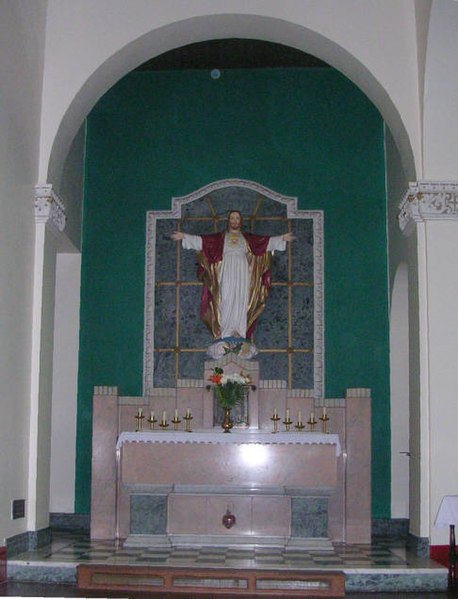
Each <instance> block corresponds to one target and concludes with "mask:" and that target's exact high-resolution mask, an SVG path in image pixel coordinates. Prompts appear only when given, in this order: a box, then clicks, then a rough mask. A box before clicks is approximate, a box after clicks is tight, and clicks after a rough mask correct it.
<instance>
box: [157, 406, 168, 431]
mask: <svg viewBox="0 0 458 599" xmlns="http://www.w3.org/2000/svg"><path fill="white" fill-rule="evenodd" d="M159 426H160V427H161V428H162V429H165V428H167V427H168V426H169V423H168V422H167V412H166V411H165V410H164V411H163V412H162V420H161V421H160V422H159Z"/></svg>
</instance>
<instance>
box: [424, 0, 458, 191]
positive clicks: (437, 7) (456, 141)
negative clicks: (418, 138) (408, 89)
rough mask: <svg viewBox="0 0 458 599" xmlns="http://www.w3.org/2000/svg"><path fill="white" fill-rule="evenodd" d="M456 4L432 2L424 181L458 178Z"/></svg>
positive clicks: (425, 100)
mask: <svg viewBox="0 0 458 599" xmlns="http://www.w3.org/2000/svg"><path fill="white" fill-rule="evenodd" d="M457 61H458V2H456V1H455V0H434V1H433V3H432V8H431V18H430V26H429V34H428V53H427V59H426V72H425V99H424V175H423V178H424V179H437V180H452V179H454V180H456V179H458V152H457V148H458V118H457V107H458V77H457V72H456V70H457Z"/></svg>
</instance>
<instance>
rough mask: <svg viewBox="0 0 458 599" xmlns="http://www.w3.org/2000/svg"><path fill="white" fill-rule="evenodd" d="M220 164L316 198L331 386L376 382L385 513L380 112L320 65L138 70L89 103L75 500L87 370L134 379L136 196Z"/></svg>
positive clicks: (183, 183)
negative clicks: (216, 74) (215, 75)
mask: <svg viewBox="0 0 458 599" xmlns="http://www.w3.org/2000/svg"><path fill="white" fill-rule="evenodd" d="M229 178H237V179H247V180H250V181H256V182H258V183H260V184H261V185H264V186H266V187H268V188H270V189H272V190H274V191H276V192H278V193H281V194H283V195H288V196H295V197H297V198H298V206H299V208H301V209H304V210H316V209H318V210H323V212H324V226H325V235H324V236H325V351H326V354H325V387H326V397H342V396H343V394H344V392H345V389H346V388H348V387H370V388H371V389H372V394H373V404H372V405H373V425H372V431H373V438H372V450H373V454H372V455H373V493H372V495H373V500H372V514H373V517H375V518H385V517H389V516H390V425H389V420H390V418H389V405H390V395H389V339H388V289H387V253H386V252H387V250H386V201H385V165H384V133H383V121H382V118H381V116H380V114H379V113H378V112H377V110H376V109H375V108H374V107H373V105H372V104H371V103H370V102H369V100H368V99H367V98H366V97H365V96H364V95H363V94H362V93H361V92H360V91H359V90H358V89H357V88H356V87H355V86H354V85H353V84H352V83H351V82H350V81H348V80H347V79H346V78H345V77H343V76H342V75H340V74H339V73H338V72H336V71H335V70H333V69H329V68H314V69H307V68H284V69H243V70H242V69H241V70H227V71H222V74H221V77H220V78H219V79H216V80H215V79H212V78H211V77H210V74H209V73H208V72H207V71H204V70H186V71H165V72H136V73H131V74H130V75H128V76H127V77H125V78H124V79H122V80H121V81H120V82H119V83H118V84H116V85H115V86H114V87H113V88H112V89H111V90H109V91H108V92H107V93H106V94H105V96H103V98H102V99H101V100H100V101H99V102H98V104H97V105H96V107H95V108H94V109H93V111H92V112H91V114H90V115H89V117H88V122H87V142H86V171H85V197H84V213H83V251H82V283H81V333H80V356H79V381H78V429H77V464H76V467H77V470H76V472H77V475H76V496H75V510H76V511H77V512H83V513H84V512H88V511H89V507H90V468H91V418H92V412H91V409H92V390H93V387H94V385H118V386H119V389H120V392H121V394H122V395H141V393H142V367H143V313H144V312H143V310H144V306H143V303H144V265H145V214H146V211H147V210H152V209H153V210H154V209H160V210H168V209H170V202H171V198H172V197H174V196H182V195H185V194H188V193H190V192H192V191H194V190H196V189H198V188H200V187H203V186H204V185H207V184H208V183H211V182H212V181H216V180H221V179H229ZM164 259H167V257H166V256H164Z"/></svg>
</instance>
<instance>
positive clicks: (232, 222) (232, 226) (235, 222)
mask: <svg viewBox="0 0 458 599" xmlns="http://www.w3.org/2000/svg"><path fill="white" fill-rule="evenodd" d="M241 226H242V217H241V216H240V214H239V213H238V212H231V213H230V214H229V230H230V231H240V228H241Z"/></svg>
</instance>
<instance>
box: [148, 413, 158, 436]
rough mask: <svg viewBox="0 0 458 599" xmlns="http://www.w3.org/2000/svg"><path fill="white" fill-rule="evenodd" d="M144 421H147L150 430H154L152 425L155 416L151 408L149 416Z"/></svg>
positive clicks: (154, 422)
mask: <svg viewBox="0 0 458 599" xmlns="http://www.w3.org/2000/svg"><path fill="white" fill-rule="evenodd" d="M146 422H149V427H150V429H151V430H152V431H154V425H155V424H156V422H157V418H155V417H154V412H153V411H152V410H151V414H150V417H149V418H147V419H146Z"/></svg>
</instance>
